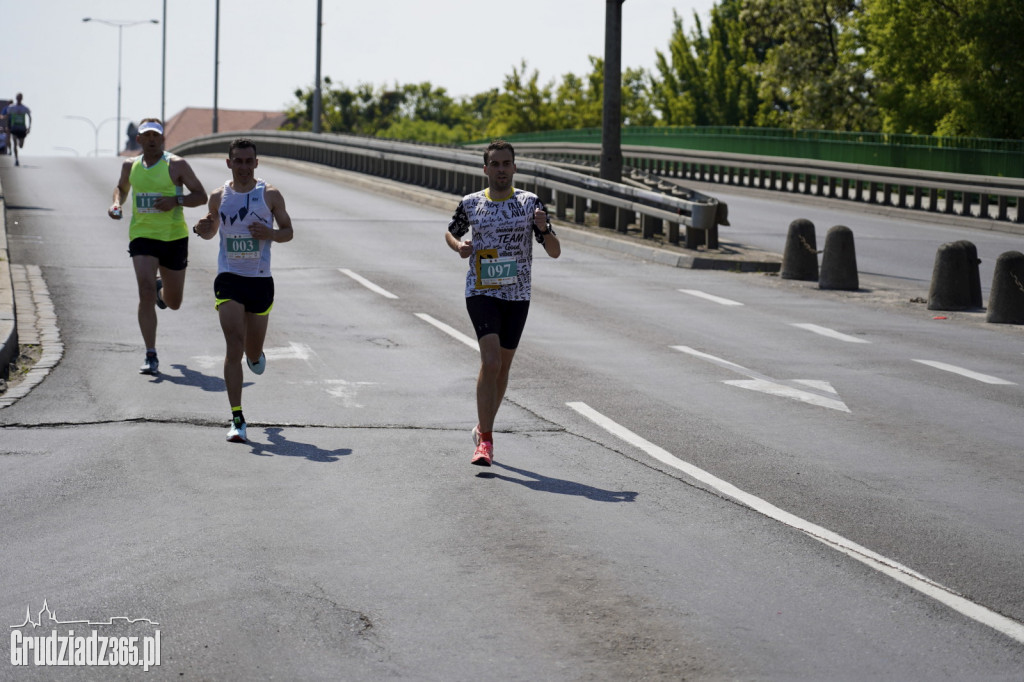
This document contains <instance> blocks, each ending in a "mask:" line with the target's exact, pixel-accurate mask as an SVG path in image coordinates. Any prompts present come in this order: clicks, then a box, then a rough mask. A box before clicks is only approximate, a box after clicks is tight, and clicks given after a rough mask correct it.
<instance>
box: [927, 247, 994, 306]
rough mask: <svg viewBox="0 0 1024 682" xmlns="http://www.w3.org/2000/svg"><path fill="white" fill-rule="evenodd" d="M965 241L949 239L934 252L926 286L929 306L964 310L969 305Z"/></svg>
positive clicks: (968, 268) (969, 292)
mask: <svg viewBox="0 0 1024 682" xmlns="http://www.w3.org/2000/svg"><path fill="white" fill-rule="evenodd" d="M966 244H967V242H963V241H959V242H949V243H946V244H943V245H942V246H940V247H939V250H938V251H937V252H936V253H935V265H934V266H932V283H931V287H930V288H929V289H928V310H967V309H968V308H970V307H971V278H970V255H969V253H968V249H967V246H966ZM975 261H977V251H975ZM975 267H977V263H975ZM978 307H981V306H978Z"/></svg>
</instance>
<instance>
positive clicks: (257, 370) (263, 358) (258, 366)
mask: <svg viewBox="0 0 1024 682" xmlns="http://www.w3.org/2000/svg"><path fill="white" fill-rule="evenodd" d="M245 364H247V365H249V369H251V370H252V373H253V374H263V370H265V369H266V368H267V355H266V353H260V359H259V360H257V361H256V362H253V361H252V360H250V359H249V358H248V356H246V358H245Z"/></svg>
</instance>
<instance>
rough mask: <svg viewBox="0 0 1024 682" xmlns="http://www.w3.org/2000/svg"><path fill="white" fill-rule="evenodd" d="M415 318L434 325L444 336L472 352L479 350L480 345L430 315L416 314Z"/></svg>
mask: <svg viewBox="0 0 1024 682" xmlns="http://www.w3.org/2000/svg"><path fill="white" fill-rule="evenodd" d="M416 317H418V318H420V319H421V320H423V321H424V322H426V323H428V324H432V325H434V326H435V327H437V328H438V329H440V330H441V331H443V332H444V333H445V334H448V335H449V336H451V337H452V338H454V339H457V340H459V341H461V342H462V343H464V344H466V345H467V346H469V347H470V348H472V349H473V350H480V344H478V343H477V342H476V339H474V338H471V337H469V336H466V335H465V334H463V333H462V332H460V331H459V330H458V329H455V328H454V327H451V326H449V325H447V324H445V323H444V322H441V321H440V320H437V319H435V318H433V317H431V316H430V315H427V314H426V313H416Z"/></svg>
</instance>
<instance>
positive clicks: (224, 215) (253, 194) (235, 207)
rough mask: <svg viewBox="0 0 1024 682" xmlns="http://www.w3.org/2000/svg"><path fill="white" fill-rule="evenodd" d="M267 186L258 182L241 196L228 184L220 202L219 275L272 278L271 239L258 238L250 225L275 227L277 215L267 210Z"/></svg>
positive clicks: (259, 180) (260, 181)
mask: <svg viewBox="0 0 1024 682" xmlns="http://www.w3.org/2000/svg"><path fill="white" fill-rule="evenodd" d="M266 189H267V183H266V182H264V181H263V180H262V179H257V180H256V186H255V187H253V188H252V189H251V190H250V191H248V192H245V193H241V192H236V191H235V190H233V189H231V183H230V181H229V182H225V183H224V196H223V198H222V199H221V202H220V255H219V256H218V258H217V272H218V273H221V272H231V273H234V274H236V275H242V276H243V277H270V276H271V274H270V245H271V244H272V243H273V242H271V241H270V240H269V239H255V238H254V237H253V236H252V235H251V234H249V226H250V225H253V224H256V223H263V224H264V225H267V226H268V227H273V226H274V215H273V214H272V213H271V212H270V209H269V208H267V202H266V200H265V199H264V193H265V191H266Z"/></svg>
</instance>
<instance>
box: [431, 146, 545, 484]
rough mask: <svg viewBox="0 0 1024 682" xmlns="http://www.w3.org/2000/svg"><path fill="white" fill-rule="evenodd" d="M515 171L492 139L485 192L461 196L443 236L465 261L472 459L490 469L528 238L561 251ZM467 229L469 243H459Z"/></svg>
mask: <svg viewBox="0 0 1024 682" xmlns="http://www.w3.org/2000/svg"><path fill="white" fill-rule="evenodd" d="M515 172H516V157H515V150H514V149H513V148H512V145H511V144H509V143H508V142H506V141H504V140H495V141H494V142H492V143H491V144H490V145H489V146H488V147H487V149H486V150H485V151H484V175H485V176H487V189H485V190H483V191H481V192H476V193H474V194H469V195H467V196H465V197H463V199H462V201H461V202H459V205H458V208H456V209H455V215H454V216H453V217H452V220H451V222H450V223H449V224H448V231H447V232H446V233H445V240H446V241H447V243H448V246H449V247H450V248H451V249H452V251H455V252H457V253H458V254H459V256H461V257H462V258H468V259H469V271H468V272H467V273H466V309H467V310H468V311H469V318H470V320H471V321H472V323H473V327H474V329H475V330H476V336H477V341H478V343H479V346H480V373H479V374H478V375H477V380H476V408H477V418H478V419H479V423H478V424H477V425H476V427H474V428H473V441H474V443H475V444H476V451H475V452H474V453H473V459H472V463H473V464H476V465H478V466H490V465H491V461H492V459H493V456H494V439H493V437H492V435H491V434H492V431H493V429H494V419H495V416H496V415H497V413H498V407H500V406H501V401H502V399H503V398H504V397H505V389H506V388H507V387H508V374H509V369H510V368H511V366H512V358H513V357H514V356H515V353H516V348H517V347H518V346H519V339H520V337H521V336H522V333H523V328H524V326H525V325H526V316H527V314H528V313H529V310H530V269H531V264H532V262H533V242H532V241H531V237H535V238H536V239H537V243H538V244H541V245H542V246H543V247H544V251H546V252H547V254H548V255H549V256H551V257H552V258H558V256H559V255H560V254H561V253H562V246H561V244H560V243H559V241H558V237H557V236H555V232H554V230H552V229H551V221H550V220H549V219H548V215H547V209H546V208H545V207H544V204H543V203H542V202H541V200H540V198H538V197H537V195H536V194H533V193H531V192H525V191H523V190H519V189H515V188H514V187H513V186H512V177H513V175H514V174H515ZM470 228H472V239H467V240H465V241H462V237H463V236H464V235H465V234H466V233H467V232H469V231H470Z"/></svg>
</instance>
